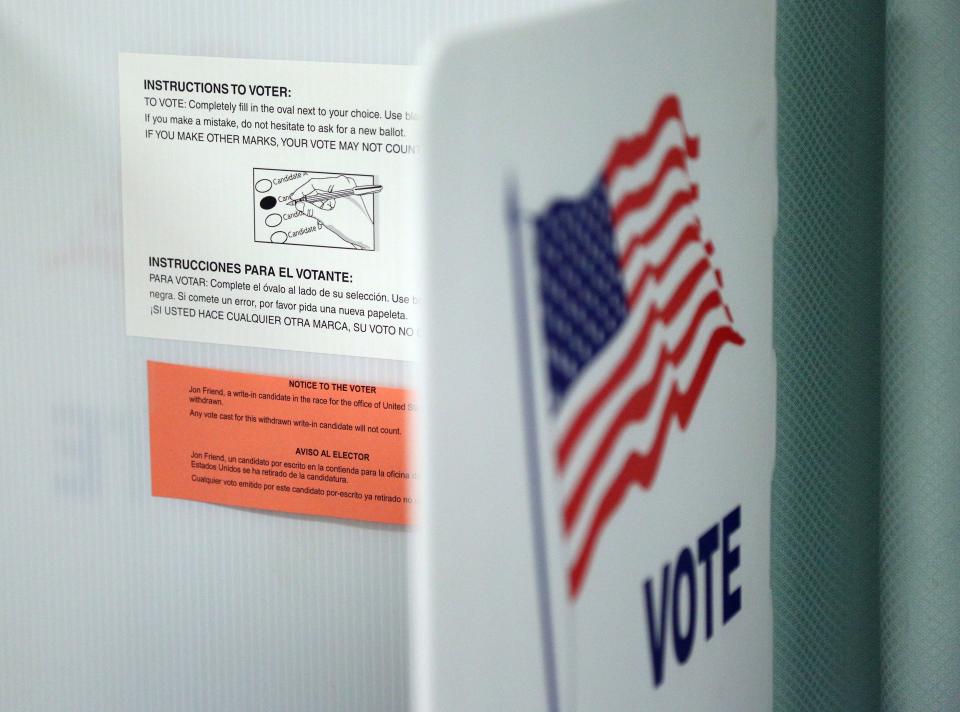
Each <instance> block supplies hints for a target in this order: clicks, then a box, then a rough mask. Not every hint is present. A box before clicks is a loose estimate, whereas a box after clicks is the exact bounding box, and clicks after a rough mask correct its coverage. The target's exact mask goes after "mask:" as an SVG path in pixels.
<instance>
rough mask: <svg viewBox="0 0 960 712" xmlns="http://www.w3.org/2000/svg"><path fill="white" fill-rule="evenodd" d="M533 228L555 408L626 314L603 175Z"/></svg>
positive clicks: (554, 206) (547, 213) (551, 209)
mask: <svg viewBox="0 0 960 712" xmlns="http://www.w3.org/2000/svg"><path fill="white" fill-rule="evenodd" d="M534 228H535V232H536V247H537V260H538V262H539V268H540V269H539V273H540V274H539V276H540V298H541V306H542V309H543V328H544V333H545V337H546V345H547V353H548V359H549V371H550V389H551V392H552V395H553V407H554V408H556V407H557V406H558V405H559V403H560V402H562V400H563V397H564V395H565V394H566V392H567V391H568V390H569V388H570V386H571V385H573V383H574V382H575V381H576V380H577V377H578V376H579V375H580V373H581V372H582V371H583V369H584V368H585V367H586V366H587V365H588V364H589V363H590V362H591V361H592V360H593V359H594V358H595V357H596V356H597V354H599V353H600V352H601V351H603V349H604V348H605V347H606V345H607V344H608V343H609V342H610V340H611V338H613V335H614V334H615V333H616V332H617V331H618V330H619V328H620V326H621V325H622V324H623V322H624V320H625V319H626V316H627V295H626V289H625V288H624V284H623V277H622V273H621V271H620V260H619V254H618V251H617V245H616V241H615V237H614V233H613V225H612V222H611V217H610V207H609V202H608V200H607V191H606V187H605V186H604V183H603V180H602V178H601V179H598V180H597V181H596V183H595V184H594V185H593V187H592V188H591V189H590V190H589V192H588V193H587V194H586V195H585V196H584V197H582V198H580V199H578V200H564V201H557V202H555V203H553V204H552V205H551V206H550V207H549V208H548V209H547V210H546V211H545V212H544V213H543V214H541V215H539V216H538V217H536V218H535V219H534Z"/></svg>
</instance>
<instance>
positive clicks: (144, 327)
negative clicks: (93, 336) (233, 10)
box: [119, 54, 419, 359]
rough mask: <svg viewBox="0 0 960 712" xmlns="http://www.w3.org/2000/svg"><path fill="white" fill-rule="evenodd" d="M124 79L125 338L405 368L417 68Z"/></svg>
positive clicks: (202, 60) (164, 69)
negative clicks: (398, 362) (391, 362)
mask: <svg viewBox="0 0 960 712" xmlns="http://www.w3.org/2000/svg"><path fill="white" fill-rule="evenodd" d="M119 69H120V72H119V74H120V126H121V144H122V181H123V186H122V188H123V241H124V273H125V290H126V316H127V333H128V334H130V335H131V336H147V337H154V338H166V339H180V340H190V341H205V342H212V343H221V344H235V345H241V346H260V347H269V348H281V349H294V350H302V351H316V352H324V353H335V354H346V355H353V356H370V357H377V358H392V359H408V358H410V357H411V355H412V353H413V349H414V346H413V342H414V340H415V339H416V338H417V337H418V334H419V323H418V321H417V318H416V315H415V311H416V309H417V302H418V300H417V295H416V293H415V290H414V284H413V277H412V275H413V270H412V269H411V266H410V265H411V264H412V262H413V260H412V255H411V254H410V253H411V250H412V243H413V240H412V235H410V234H409V228H408V224H409V220H408V211H409V209H410V204H411V196H410V191H411V181H410V178H409V175H410V172H411V170H412V167H413V162H414V161H415V160H416V155H417V150H418V146H417V142H416V138H415V135H414V134H415V124H416V118H417V117H416V115H415V113H414V111H413V108H412V104H411V100H410V98H409V93H408V88H409V86H410V82H411V79H412V77H413V68H410V67H403V66H390V65H364V64H330V63H317V62H285V61H261V60H247V59H223V58H210V57H179V56H166V55H146V54H121V55H120V67H119Z"/></svg>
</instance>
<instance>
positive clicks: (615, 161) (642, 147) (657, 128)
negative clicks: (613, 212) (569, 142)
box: [603, 94, 700, 185]
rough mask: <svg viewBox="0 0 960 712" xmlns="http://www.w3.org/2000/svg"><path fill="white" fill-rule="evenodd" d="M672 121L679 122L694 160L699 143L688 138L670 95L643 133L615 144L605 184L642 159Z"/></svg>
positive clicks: (661, 104) (688, 150) (608, 161)
mask: <svg viewBox="0 0 960 712" xmlns="http://www.w3.org/2000/svg"><path fill="white" fill-rule="evenodd" d="M672 120H675V121H679V122H680V126H681V128H683V135H684V144H685V145H686V148H687V153H688V154H689V155H690V157H691V158H696V157H697V155H699V153H700V141H699V139H697V137H696V136H690V135H689V134H688V133H687V129H686V126H684V123H683V113H682V112H681V110H680V100H679V99H678V98H677V97H676V95H675V94H670V95H668V96H666V97H664V99H663V100H662V101H661V102H660V105H659V106H658V107H657V110H656V111H655V112H654V115H653V118H652V119H651V120H650V125H649V126H648V127H647V130H646V131H645V132H643V133H640V134H637V135H636V136H634V137H633V138H629V139H620V141H618V142H617V145H616V147H615V148H614V149H613V153H611V154H610V158H609V159H607V166H606V168H605V169H604V171H603V179H604V181H605V182H606V184H607V185H610V181H612V180H613V177H614V176H615V175H616V174H617V171H619V170H621V169H622V168H626V167H627V166H630V165H632V164H634V163H636V162H637V161H638V160H640V159H641V158H643V157H644V156H645V155H646V154H647V153H648V152H649V151H650V149H651V148H653V144H654V143H656V140H657V138H658V137H659V136H660V132H661V131H663V127H664V126H666V125H667V123H669V122H670V121H672Z"/></svg>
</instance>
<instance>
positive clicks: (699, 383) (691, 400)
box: [568, 326, 744, 598]
mask: <svg viewBox="0 0 960 712" xmlns="http://www.w3.org/2000/svg"><path fill="white" fill-rule="evenodd" d="M727 343H732V344H736V345H738V346H740V345H742V344H743V343H744V339H743V337H742V336H740V334H738V333H737V332H736V331H734V330H733V329H732V328H730V327H729V326H721V327H719V328H717V330H716V331H714V332H713V335H712V336H711V337H710V344H709V345H708V347H707V350H706V352H704V355H703V358H702V359H701V360H700V364H699V365H698V367H697V372H696V375H695V376H694V379H693V381H692V383H691V386H690V389H689V390H688V391H686V392H685V393H682V392H680V391H677V390H676V384H674V390H673V391H672V392H671V393H670V397H669V399H668V401H667V407H666V409H665V410H664V414H663V418H662V419H661V420H660V423H659V427H658V429H657V437H656V439H655V441H654V445H653V447H652V448H651V449H650V452H648V453H646V454H644V455H640V454H637V453H633V454H632V455H631V456H630V458H629V459H628V460H627V462H626V464H625V465H624V466H623V468H622V469H621V471H620V473H619V474H618V476H617V478H616V479H615V480H614V482H613V483H612V484H611V485H610V487H609V488H608V489H607V491H606V493H605V494H604V496H603V500H602V501H601V503H600V508H599V510H598V511H597V515H596V516H595V517H594V518H593V521H591V522H590V530H589V532H588V534H587V538H586V540H585V541H584V544H583V546H582V547H581V549H580V552H579V553H578V555H577V558H576V561H575V562H574V565H573V566H572V567H571V568H570V571H569V577H568V584H569V588H570V596H571V598H576V597H577V595H578V594H579V593H580V588H581V586H582V585H583V580H584V577H585V576H586V573H587V570H588V568H589V566H590V561H591V559H592V558H593V552H594V550H595V548H596V544H597V538H598V537H599V535H600V533H601V531H602V530H603V528H604V527H605V526H606V524H607V522H608V521H609V520H610V517H611V516H612V515H613V514H614V512H616V510H617V508H618V507H619V506H620V505H621V504H622V503H623V499H624V496H625V495H626V493H627V490H628V488H629V486H630V484H632V483H636V484H637V485H639V486H640V487H643V488H644V489H648V488H649V487H650V486H651V485H652V484H653V481H654V479H655V478H656V475H657V469H658V467H659V464H660V458H661V456H662V455H663V447H664V445H665V444H666V436H667V433H668V432H669V428H670V423H671V421H672V419H673V418H676V419H677V421H678V423H679V425H680V429H681V430H685V429H686V427H687V424H688V423H689V421H690V416H691V415H692V414H693V410H694V408H695V407H696V405H697V402H698V401H699V399H700V395H701V394H702V393H703V389H704V386H705V385H706V382H707V378H708V377H709V375H710V371H711V369H712V368H713V364H714V363H715V362H716V360H717V356H718V354H719V353H720V349H721V348H722V347H723V346H724V345H725V344H727Z"/></svg>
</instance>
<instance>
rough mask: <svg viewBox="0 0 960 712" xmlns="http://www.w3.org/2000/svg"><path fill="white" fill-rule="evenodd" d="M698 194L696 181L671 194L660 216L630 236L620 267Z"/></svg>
mask: <svg viewBox="0 0 960 712" xmlns="http://www.w3.org/2000/svg"><path fill="white" fill-rule="evenodd" d="M699 196H700V189H699V187H698V186H697V184H696V183H691V184H690V188H689V189H688V190H678V191H677V192H676V193H674V194H673V197H672V198H670V202H669V203H668V204H667V207H666V208H664V210H663V212H662V213H660V216H659V217H658V218H657V220H656V222H654V223H653V225H651V226H650V227H649V228H647V229H646V230H645V231H644V232H642V233H640V234H639V235H634V236H633V237H631V238H630V241H629V242H628V243H627V246H626V248H625V249H624V250H623V254H622V255H621V256H620V267H624V266H626V264H627V263H628V262H630V258H631V257H633V253H634V252H636V251H637V250H639V249H640V248H641V247H643V246H644V245H649V244H650V243H651V242H653V241H654V239H655V238H656V237H657V235H659V234H660V232H661V231H662V230H663V228H665V227H666V226H667V223H669V222H670V220H671V219H672V218H673V216H674V215H676V214H677V213H678V212H680V210H681V209H683V208H684V207H686V206H687V205H692V204H693V202H694V201H695V200H696V199H697V198H698V197H699Z"/></svg>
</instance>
